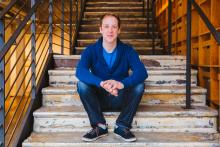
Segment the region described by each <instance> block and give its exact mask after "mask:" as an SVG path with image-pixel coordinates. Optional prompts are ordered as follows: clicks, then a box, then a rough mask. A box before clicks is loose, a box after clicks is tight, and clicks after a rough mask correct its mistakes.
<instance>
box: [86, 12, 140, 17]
mask: <svg viewBox="0 0 220 147" xmlns="http://www.w3.org/2000/svg"><path fill="white" fill-rule="evenodd" d="M105 13H110V11H105V12H84V13H83V15H84V17H85V18H91V17H92V18H93V17H98V18H100V17H101V16H102V15H103V14H105ZM114 13H115V14H117V15H118V16H119V17H126V18H127V17H128V18H129V17H144V15H143V12H119V11H117V12H114Z"/></svg>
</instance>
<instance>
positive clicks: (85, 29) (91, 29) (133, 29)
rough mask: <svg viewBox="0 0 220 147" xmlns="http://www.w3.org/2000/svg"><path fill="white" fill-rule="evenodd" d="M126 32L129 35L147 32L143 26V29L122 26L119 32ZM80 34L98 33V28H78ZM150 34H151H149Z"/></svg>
mask: <svg viewBox="0 0 220 147" xmlns="http://www.w3.org/2000/svg"><path fill="white" fill-rule="evenodd" d="M151 29H152V27H150V31H151ZM128 31H130V32H131V33H135V32H146V31H147V27H146V26H145V27H138V26H137V27H126V26H125V27H123V26H122V28H121V32H128ZM80 32H88V34H89V33H90V32H99V26H98V25H97V26H95V27H90V26H88V27H86V26H85V27H84V26H83V27H82V28H80ZM150 33H151V32H150ZM150 36H151V34H150Z"/></svg>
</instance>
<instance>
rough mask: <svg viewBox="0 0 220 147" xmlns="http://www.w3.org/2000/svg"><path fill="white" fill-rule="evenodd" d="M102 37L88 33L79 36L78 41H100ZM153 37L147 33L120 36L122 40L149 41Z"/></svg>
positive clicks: (98, 34)
mask: <svg viewBox="0 0 220 147" xmlns="http://www.w3.org/2000/svg"><path fill="white" fill-rule="evenodd" d="M156 34H157V33H156ZM156 34H155V35H156ZM100 37H101V34H100V33H97V34H89V33H87V34H79V36H78V39H98V38H100ZM151 37H152V36H151V35H150V34H149V35H148V34H147V33H142V34H138V33H126V34H119V38H120V39H148V38H151Z"/></svg>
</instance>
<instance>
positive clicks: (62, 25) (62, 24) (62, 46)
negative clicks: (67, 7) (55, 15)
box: [61, 0, 64, 55]
mask: <svg viewBox="0 0 220 147" xmlns="http://www.w3.org/2000/svg"><path fill="white" fill-rule="evenodd" d="M61 2H62V17H61V28H62V30H61V54H62V55H63V54H64V0H62V1H61Z"/></svg>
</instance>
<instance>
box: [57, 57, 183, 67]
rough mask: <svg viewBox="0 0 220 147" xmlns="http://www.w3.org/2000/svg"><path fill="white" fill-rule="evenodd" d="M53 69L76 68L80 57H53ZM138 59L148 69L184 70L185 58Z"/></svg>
mask: <svg viewBox="0 0 220 147" xmlns="http://www.w3.org/2000/svg"><path fill="white" fill-rule="evenodd" d="M53 58H54V62H55V64H54V67H55V68H58V67H64V68H67V67H69V68H74V67H76V65H77V63H78V60H79V59H80V55H54V56H53ZM140 59H141V60H142V62H143V63H144V64H145V66H146V67H147V68H148V69H152V68H153V69H158V70H159V69H185V68H186V57H185V56H178V55H177V56H176V55H175V56H174V55H173V56H168V55H160V56H158V55H149V56H146V55H140Z"/></svg>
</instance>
